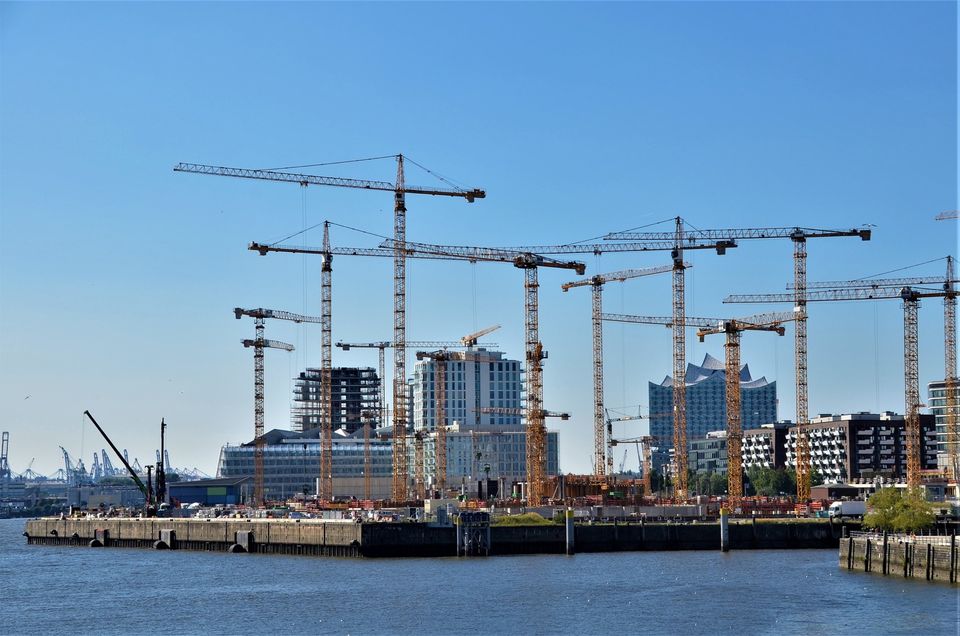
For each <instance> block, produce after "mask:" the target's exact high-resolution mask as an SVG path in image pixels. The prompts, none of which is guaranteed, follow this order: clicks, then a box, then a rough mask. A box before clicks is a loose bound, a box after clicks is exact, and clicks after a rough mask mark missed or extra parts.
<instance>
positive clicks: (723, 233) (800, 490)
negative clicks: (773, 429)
mask: <svg viewBox="0 0 960 636" xmlns="http://www.w3.org/2000/svg"><path fill="white" fill-rule="evenodd" d="M674 222H675V229H674V231H673V232H617V233H613V234H608V235H607V236H606V237H604V238H605V239H608V240H624V241H665V240H666V241H669V240H673V241H674V247H675V249H674V252H673V259H674V270H673V320H674V323H675V324H677V325H680V324H683V322H684V320H683V319H684V315H685V312H686V306H685V299H684V285H685V283H684V265H683V250H684V249H689V247H688V246H687V243H688V242H689V241H691V240H692V239H698V240H702V241H705V240H716V241H718V242H723V241H726V242H731V243H732V242H735V241H737V240H741V239H744V240H754V239H775V238H780V239H782V238H788V239H790V240H791V241H793V276H794V285H795V289H794V299H793V301H794V312H795V313H796V323H797V326H796V330H795V331H794V336H795V338H794V358H795V360H794V362H795V366H796V382H797V422H799V423H806V422H807V421H808V417H807V314H806V311H807V310H806V300H805V294H806V291H807V287H806V281H807V239H811V238H834V237H853V236H856V237H859V238H860V240H862V241H869V240H870V237H871V234H872V232H871V230H870V229H868V228H853V229H850V230H829V229H828V230H824V229H815V228H802V227H764V228H730V229H714V230H699V229H694V230H690V231H687V230H686V228H685V227H684V221H683V219H682V218H681V217H679V216H678V217H676V218H675V219H674ZM686 366H687V360H686V334H685V332H684V329H683V328H676V329H674V330H673V375H674V377H681V376H682V375H683V373H684V372H685V370H686ZM673 411H674V438H679V437H683V438H684V439H683V440H678V439H675V440H674V447H675V448H676V453H677V454H676V457H677V466H678V472H677V477H678V481H677V488H676V492H677V496H678V497H681V498H682V497H685V496H686V493H687V471H686V467H687V449H686V445H685V444H684V445H683V447H682V448H681V447H679V446H678V445H677V442H678V441H684V442H685V441H686V439H685V438H686V429H687V427H686V417H687V416H686V385H685V384H684V383H683V382H680V383H674V385H673ZM809 477H810V476H809V474H807V473H804V474H802V475H801V472H800V470H799V468H798V472H797V495H798V497H801V495H802V498H804V499H806V498H809V495H810V478H809Z"/></svg>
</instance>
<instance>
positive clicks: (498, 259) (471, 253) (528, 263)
mask: <svg viewBox="0 0 960 636" xmlns="http://www.w3.org/2000/svg"><path fill="white" fill-rule="evenodd" d="M387 243H388V244H389V245H390V246H391V247H390V248H389V249H388V248H384V247H380V248H340V250H342V253H348V254H351V255H358V256H386V255H392V254H393V253H395V252H396V250H397V249H399V248H401V247H402V250H403V253H404V255H405V257H406V258H426V259H439V260H452V261H467V262H493V263H510V264H512V265H513V266H514V267H517V268H519V269H522V270H524V273H525V275H524V333H525V337H524V341H525V348H526V360H527V378H526V380H527V413H526V415H527V438H528V443H527V454H528V455H527V478H528V481H529V482H530V484H531V485H530V486H529V489H528V492H529V493H530V494H531V496H532V497H536V498H537V499H536V501H537V502H539V499H540V498H541V497H542V496H543V495H545V488H546V483H545V473H546V447H545V443H546V428H545V427H544V425H543V414H542V411H543V408H542V404H543V376H542V361H543V359H544V358H545V357H546V355H545V354H544V352H543V345H542V344H541V343H540V341H539V322H538V289H539V283H538V279H537V270H538V269H539V268H540V267H552V268H560V269H573V270H576V271H577V273H578V274H580V275H583V273H584V271H585V270H586V266H585V265H584V264H583V263H580V262H577V261H569V262H564V261H559V260H556V259H552V258H548V257H546V256H542V255H540V254H536V253H533V252H524V251H514V250H506V249H500V248H489V247H468V246H458V245H428V244H423V243H415V244H414V243H403V244H402V245H401V243H398V242H396V241H389V240H388V241H387ZM249 249H251V250H255V251H257V252H260V253H261V254H266V253H267V252H281V251H282V252H287V253H300V254H317V253H322V251H321V250H316V249H313V248H293V247H289V246H277V245H272V246H267V245H262V244H259V243H251V244H250V247H249ZM338 253H341V252H338ZM395 333H396V331H395ZM393 342H394V352H395V355H394V361H395V363H396V360H397V358H398V356H397V355H396V351H397V350H400V349H405V348H406V341H405V340H398V339H397V338H394V341H393ZM399 357H400V358H401V359H402V357H403V356H402V355H401V356H399ZM394 375H396V370H395V373H394ZM395 379H396V377H395ZM395 385H396V383H395ZM395 388H396V386H395ZM396 397H397V391H396V390H395V391H394V399H396ZM404 399H405V396H404ZM404 404H405V402H396V401H395V402H394V422H393V433H394V435H393V497H394V499H395V500H402V499H405V498H406V496H405V495H406V486H407V484H406V480H407V473H408V470H407V457H406V413H405V412H403V413H401V412H400V411H401V409H403V408H405V407H404V406H403V405H404Z"/></svg>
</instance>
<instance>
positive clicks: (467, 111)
mask: <svg viewBox="0 0 960 636" xmlns="http://www.w3.org/2000/svg"><path fill="white" fill-rule="evenodd" d="M397 152H403V153H404V154H407V155H409V156H410V157H412V158H413V159H415V160H417V161H418V162H420V163H422V164H423V165H425V166H427V167H429V168H431V169H432V170H434V171H436V172H439V173H440V174H443V175H445V176H449V177H451V178H453V179H455V180H456V181H457V182H459V183H462V184H464V185H468V186H470V187H481V188H485V189H486V190H487V193H488V197H487V198H486V199H485V200H482V201H478V202H476V203H474V204H467V203H465V202H463V201H460V200H455V199H445V198H444V199H438V198H434V197H414V196H411V197H409V198H408V210H409V221H408V237H409V238H410V239H411V240H422V241H431V242H439V243H451V244H468V245H511V244H537V243H541V244H548V243H562V242H569V241H579V240H583V239H586V238H590V237H595V236H599V235H602V234H604V233H606V232H610V231H615V230H621V229H626V228H632V227H636V226H641V225H646V224H649V223H654V222H656V221H660V220H662V219H667V218H670V217H673V216H675V215H678V214H679V215H682V216H684V217H685V218H687V219H689V221H690V222H691V223H692V224H693V225H695V226H697V227H700V228H711V227H751V226H786V225H789V226H792V225H800V226H809V227H844V228H846V227H853V226H858V225H861V224H868V223H869V224H873V225H874V226H875V228H874V230H875V232H874V240H873V241H871V242H869V243H862V242H860V241H859V240H856V239H825V240H820V241H811V243H810V245H809V255H810V256H809V278H810V280H824V279H846V278H854V277H860V276H866V275H871V274H876V273H879V272H885V271H888V270H894V269H897V268H900V267H904V266H908V265H912V264H915V263H920V262H924V261H930V260H932V259H936V258H941V257H943V256H945V255H947V254H956V253H957V226H956V221H949V222H941V221H934V220H933V217H934V216H935V215H936V214H937V213H939V212H941V211H943V210H952V209H956V208H957V207H958V204H957V9H956V4H955V3H953V2H903V3H897V2H882V3H868V2H848V3H828V2H817V3H781V2H768V3H759V2H744V3H720V2H710V3H679V2H677V3H615V4H601V3H584V4H574V3H568V4H553V3H534V4H512V3H497V4H481V3H470V4H440V3H427V4H406V3H386V4H359V3H350V4H325V3H324V4H321V3H317V4H311V3H292V4H280V3H270V4H266V3H264V4H259V3H213V4H203V3H189V4H188V3H163V4H144V3H93V4H82V3H69V4H56V3H9V2H4V3H0V239H2V248H0V334H2V337H0V430H5V431H10V433H11V455H10V463H11V466H12V468H13V470H14V471H15V472H19V471H22V470H23V469H25V468H26V466H27V464H28V463H29V462H30V460H31V458H34V457H35V458H36V461H35V464H34V466H33V468H34V470H37V471H39V472H43V473H48V474H49V473H52V472H54V471H55V470H56V469H57V468H59V467H60V466H61V465H62V462H61V458H60V454H59V450H58V448H57V446H58V445H63V446H64V447H66V448H67V449H68V450H69V451H70V452H71V454H73V455H75V456H76V455H81V454H82V457H83V458H84V461H85V462H86V463H87V465H89V464H90V455H91V453H92V452H93V451H94V450H98V449H100V448H102V447H103V446H104V444H103V443H102V441H101V440H100V439H99V438H98V436H97V434H96V432H95V431H94V430H93V429H92V427H90V426H89V425H85V424H84V423H83V421H82V413H83V411H84V409H90V410H91V412H93V413H94V414H95V416H97V418H98V419H99V420H100V422H101V423H102V424H103V425H104V426H105V427H106V429H107V430H108V432H110V433H111V434H112V436H113V438H114V440H115V441H116V442H117V444H118V445H119V446H120V447H122V448H128V449H129V450H130V453H131V456H137V457H139V458H140V459H141V461H148V460H150V458H151V457H152V454H153V449H154V448H156V447H157V446H158V439H157V437H158V433H157V428H158V427H157V424H158V423H159V421H160V418H161V417H165V418H166V420H167V422H168V424H169V428H168V448H169V449H170V455H171V460H172V463H173V464H174V465H175V466H186V467H194V466H196V467H199V468H201V469H202V470H205V471H206V472H208V473H213V471H214V470H215V469H216V464H217V457H218V453H219V449H220V447H221V446H222V445H223V444H225V443H227V442H231V443H236V442H240V441H247V440H249V439H250V438H251V437H252V428H253V425H252V419H253V415H252V411H253V405H252V402H253V378H252V375H253V372H252V355H251V352H250V350H245V349H244V348H243V347H242V346H241V344H240V340H241V339H243V338H249V337H252V336H253V325H252V322H251V321H249V320H243V321H238V320H235V319H234V317H233V315H232V312H231V309H232V308H233V307H235V306H245V307H257V306H263V307H270V308H276V309H285V310H289V311H295V312H299V313H309V314H317V313H319V265H320V263H319V260H316V259H314V258H309V257H301V256H292V255H281V254H271V255H269V256H266V257H259V256H256V255H255V254H253V253H250V252H248V251H247V250H246V249H245V246H246V244H247V243H248V242H249V241H252V240H258V241H269V240H277V239H280V238H282V237H284V236H287V235H289V234H292V233H295V232H297V231H299V230H302V229H303V228H304V227H309V226H312V225H314V224H317V223H320V222H322V221H323V220H324V219H330V220H332V221H335V222H338V223H341V224H344V225H349V226H353V227H359V228H363V229H366V230H368V231H371V232H374V233H376V234H381V235H388V234H390V233H391V232H392V196H391V195H390V193H383V192H381V193H376V192H362V191H355V190H344V189H339V188H320V187H318V188H310V189H308V190H306V191H303V190H302V189H301V188H299V187H298V186H295V185H291V184H282V183H269V182H247V181H244V180H239V179H225V178H216V177H205V176H198V175H186V174H179V173H174V172H173V171H172V166H173V164H175V163H176V162H178V161H192V162H198V163H211V164H217V165H228V166H244V167H261V168H270V167H279V166H289V165H297V164H309V163H316V162H325V161H336V160H342V159H353V158H360V157H370V156H379V155H389V154H394V153H397ZM325 171H326V172H327V173H330V174H335V175H341V176H355V177H369V178H379V179H386V180H392V179H393V176H394V166H393V164H392V163H391V162H390V161H389V160H384V161H378V162H370V163H360V164H348V165H344V166H334V167H331V168H328V169H325ZM321 174H323V172H321ZM407 181H408V182H409V183H415V182H416V183H425V184H431V183H437V182H436V181H434V180H433V178H432V177H431V176H430V175H428V174H425V173H423V172H420V171H418V170H417V169H415V168H413V167H411V168H410V170H409V171H408V177H407ZM663 227H664V228H665V229H666V227H667V226H663ZM333 239H334V243H335V244H339V245H373V244H375V243H376V241H377V240H376V239H375V238H373V237H370V236H366V235H363V234H358V233H355V232H349V231H347V230H344V229H340V228H337V229H335V232H334V235H333ZM296 240H297V241H302V242H306V243H308V244H319V243H320V232H319V231H317V230H314V231H311V232H309V233H307V235H306V237H305V238H304V237H298V238H297V239H296ZM791 250H792V246H791V244H790V242H789V241H756V242H753V243H744V244H742V245H741V247H739V248H737V249H735V250H732V251H730V252H729V253H728V254H727V255H726V256H723V257H718V256H715V255H713V254H710V253H706V252H704V253H702V254H695V253H691V254H690V258H691V260H692V261H693V263H694V268H693V269H692V270H691V272H690V273H689V278H688V308H687V313H688V315H704V316H713V315H744V314H747V313H752V312H754V311H756V310H761V309H765V308H766V309H769V307H764V306H758V307H750V306H725V305H722V304H721V302H720V301H721V299H722V298H723V297H724V296H725V295H727V294H729V293H737V292H775V291H782V290H783V289H784V285H785V284H786V283H787V282H789V281H790V280H791V279H792V264H791ZM586 262H587V264H588V268H589V269H588V273H597V272H604V271H611V270H614V269H621V268H624V267H646V266H652V265H658V264H662V263H665V262H667V255H666V254H659V255H658V254H653V255H633V256H629V255H628V256H613V255H604V256H602V257H593V256H589V257H588V260H587V261H586ZM942 271H943V261H942V260H941V261H937V262H935V263H931V264H929V265H927V266H925V267H920V268H916V269H912V270H908V272H909V273H916V274H938V273H941V272H942ZM391 275H392V265H391V264H390V262H389V261H376V262H373V261H369V260H364V259H356V258H353V259H350V258H338V259H336V260H335V262H334V296H333V301H334V322H333V337H334V340H341V339H343V340H348V341H371V340H381V339H389V338H391V337H392V332H391V328H392V327H391V326H392V302H391V290H392V277H391ZM408 277H409V288H408V338H410V339H456V338H458V337H459V336H461V335H464V334H466V333H469V332H471V331H473V330H474V329H476V328H480V327H484V326H486V325H489V324H494V323H500V324H502V325H503V328H502V329H501V330H500V331H498V332H496V333H495V334H494V336H495V337H491V339H492V340H494V341H496V342H498V343H500V345H501V347H502V348H503V349H504V350H505V351H506V352H507V353H508V354H509V355H510V356H511V357H514V358H518V359H519V358H521V357H522V354H523V294H522V281H523V276H522V273H521V272H520V271H519V270H516V269H514V268H512V267H508V266H504V265H496V264H478V265H469V264H457V263H438V262H416V261H411V262H410V263H409V267H408ZM572 278H573V277H572V276H570V275H568V273H567V272H564V271H556V270H544V271H542V272H541V277H540V280H541V316H540V320H541V337H542V341H543V343H544V346H545V348H546V349H547V350H548V351H549V354H550V357H549V359H548V360H547V362H546V366H545V376H544V377H545V397H546V407H547V408H549V409H553V410H566V411H569V412H571V413H572V414H573V418H572V419H571V420H570V421H568V422H563V423H559V422H556V423H554V422H552V421H551V422H550V424H551V425H556V426H558V427H562V430H563V431H564V433H563V435H562V441H561V450H560V460H561V468H562V469H563V470H565V471H575V472H585V471H589V470H590V468H591V463H590V456H591V448H592V442H591V440H592V381H591V367H590V359H591V353H590V352H591V344H590V343H591V340H590V294H589V292H588V291H587V290H586V289H575V290H572V291H571V292H569V293H567V294H563V293H561V291H560V284H561V283H563V282H566V281H568V280H571V279H572ZM605 303H606V309H607V310H608V311H615V312H620V311H622V312H626V313H645V314H668V313H669V311H670V280H669V276H659V277H654V278H647V279H640V280H635V281H630V282H627V283H625V284H623V285H609V286H608V288H607V291H606V294H605ZM942 315H943V314H942V303H941V302H940V301H939V300H928V301H925V302H924V303H923V308H922V309H921V318H920V320H921V332H920V338H921V347H920V354H921V360H920V380H921V383H922V392H923V394H924V395H926V389H925V385H926V383H927V382H929V381H931V380H935V379H938V378H942V377H943V346H942V342H943V331H942V329H943V322H942ZM809 334H810V412H811V413H812V414H816V413H822V412H849V411H861V410H871V411H876V410H878V409H880V410H894V411H897V412H902V411H903V375H902V372H903V363H902V311H901V309H900V304H899V303H898V302H896V301H886V302H883V303H843V304H819V305H813V306H811V309H810V323H809ZM267 337H270V338H276V339H281V340H286V341H288V342H291V343H293V344H295V345H296V346H297V351H296V352H295V353H292V354H287V353H284V352H281V351H268V352H267V373H266V395H267V398H266V419H267V427H268V428H271V427H287V426H288V422H289V419H288V418H289V406H290V395H291V388H292V382H291V377H292V376H294V375H295V374H296V373H297V371H298V369H301V368H303V367H304V366H305V365H311V366H316V365H318V364H319V353H320V351H319V339H320V335H319V331H318V330H317V329H315V328H313V327H298V326H296V325H293V324H286V323H282V322H279V321H274V322H271V323H270V324H268V326H267ZM605 338H606V341H605V344H606V346H605V353H606V397H607V400H606V401H607V404H608V405H609V406H611V407H624V408H629V407H631V405H632V406H633V407H634V408H635V405H638V404H639V405H642V407H643V411H644V413H645V412H646V404H647V382H648V381H651V380H652V381H655V382H659V381H660V380H662V379H663V377H664V376H665V375H666V374H668V373H669V372H670V368H671V363H670V350H671V349H670V336H669V332H668V331H667V330H665V329H662V328H658V327H640V326H633V325H627V326H618V325H608V326H607V328H606V330H605ZM688 339H689V341H690V345H689V351H688V359H689V360H691V361H693V362H699V361H700V360H701V359H702V357H703V355H704V353H706V352H709V353H711V354H712V355H714V356H715V357H717V358H722V356H723V349H722V343H721V341H720V340H719V339H718V340H714V341H712V342H711V341H708V342H707V343H704V344H700V343H697V342H695V340H696V338H695V337H694V336H693V333H692V332H691V333H690V335H689V337H688ZM742 357H743V360H744V361H745V362H747V363H749V364H750V366H751V370H752V372H753V374H754V376H755V377H759V376H761V375H763V376H766V377H767V378H768V379H769V380H777V381H778V388H779V396H780V416H781V417H782V418H793V417H794V390H793V388H792V385H793V380H794V378H793V339H792V331H790V330H788V332H787V336H786V337H784V338H777V337H776V336H774V335H772V334H767V333H755V334H747V335H746V336H745V337H744V343H743V356H742ZM334 364H335V365H372V366H375V365H376V352H375V351H373V350H371V351H356V352H349V353H343V352H341V351H340V350H336V349H335V351H334ZM408 365H411V366H412V356H411V362H409V363H408ZM389 375H390V372H389V371H388V376H389ZM645 430H646V425H645V423H637V422H632V423H629V424H624V425H618V426H617V428H616V434H618V435H635V434H642V433H644V432H645ZM619 461H620V457H618V458H617V463H618V464H619ZM635 465H636V458H635V457H630V458H629V460H628V462H627V467H628V468H630V467H635Z"/></svg>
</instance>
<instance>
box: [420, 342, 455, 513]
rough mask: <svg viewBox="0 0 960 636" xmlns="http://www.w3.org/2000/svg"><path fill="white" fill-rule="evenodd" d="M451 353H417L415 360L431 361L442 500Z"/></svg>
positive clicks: (445, 466)
mask: <svg viewBox="0 0 960 636" xmlns="http://www.w3.org/2000/svg"><path fill="white" fill-rule="evenodd" d="M451 355H452V354H451V353H450V352H448V351H445V350H442V349H441V350H440V351H433V352H425V351H418V352H417V359H418V360H422V359H424V358H426V359H429V360H433V362H434V365H433V378H434V395H435V397H436V402H435V406H434V420H435V421H436V431H437V436H436V440H435V442H434V444H435V449H434V456H435V461H436V476H435V478H436V483H437V488H438V489H439V490H440V493H441V494H440V497H441V499H442V498H443V491H444V489H445V488H446V486H447V361H448V360H450V358H451Z"/></svg>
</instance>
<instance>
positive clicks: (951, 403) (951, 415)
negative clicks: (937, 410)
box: [936, 210, 960, 483]
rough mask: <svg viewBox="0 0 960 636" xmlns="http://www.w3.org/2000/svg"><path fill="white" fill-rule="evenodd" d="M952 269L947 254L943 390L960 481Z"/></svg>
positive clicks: (946, 215)
mask: <svg viewBox="0 0 960 636" xmlns="http://www.w3.org/2000/svg"><path fill="white" fill-rule="evenodd" d="M936 218H937V220H938V221H945V220H947V219H956V218H960V212H958V211H957V210H950V211H948V212H943V213H941V214H938V215H937V217H936ZM955 277H956V276H955V273H954V270H953V257H952V256H947V282H946V283H944V291H946V292H948V293H947V295H946V296H944V297H943V341H944V343H946V355H945V356H944V367H945V368H944V377H943V384H944V387H943V388H944V390H945V391H946V393H947V400H946V411H947V413H946V415H947V452H948V453H949V454H950V468H951V469H952V471H953V481H954V483H960V422H958V421H957V420H958V417H960V416H958V413H957V385H958V382H960V380H958V378H957V347H956V345H957V290H956V284H955V282H954V280H955Z"/></svg>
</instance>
